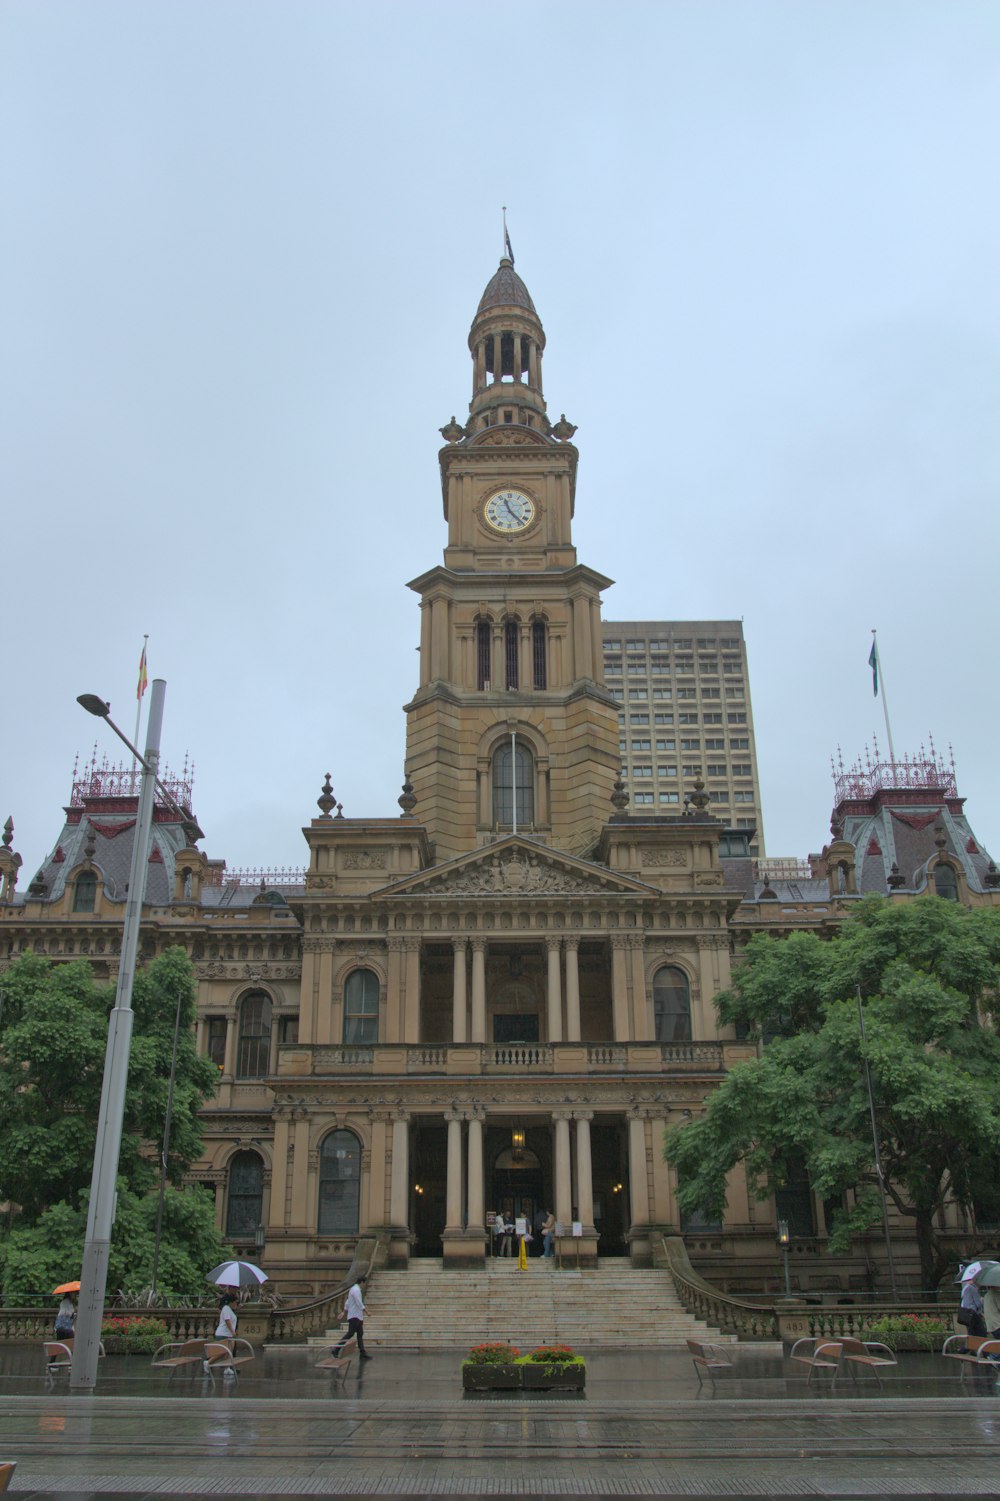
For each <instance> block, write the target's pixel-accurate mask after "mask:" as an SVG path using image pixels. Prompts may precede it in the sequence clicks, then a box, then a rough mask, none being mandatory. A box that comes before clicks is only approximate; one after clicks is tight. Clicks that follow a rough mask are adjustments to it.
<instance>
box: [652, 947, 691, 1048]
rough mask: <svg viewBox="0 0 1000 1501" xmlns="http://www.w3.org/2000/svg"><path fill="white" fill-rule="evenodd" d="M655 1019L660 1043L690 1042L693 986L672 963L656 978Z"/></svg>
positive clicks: (654, 994) (659, 971) (658, 973)
mask: <svg viewBox="0 0 1000 1501" xmlns="http://www.w3.org/2000/svg"><path fill="white" fill-rule="evenodd" d="M653 1019H654V1022H655V1025H656V1040H657V1042H690V1041H691V987H690V985H689V984H688V978H687V975H686V974H685V973H684V971H683V970H681V969H676V968H675V967H674V966H673V965H672V964H665V965H664V966H663V968H662V969H658V970H657V971H656V974H655V975H654V976H653Z"/></svg>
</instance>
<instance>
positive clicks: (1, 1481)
mask: <svg viewBox="0 0 1000 1501" xmlns="http://www.w3.org/2000/svg"><path fill="white" fill-rule="evenodd" d="M16 1469H17V1460H16V1459H8V1460H7V1461H6V1462H5V1463H3V1464H0V1491H5V1490H6V1489H7V1487H8V1486H9V1485H10V1483H11V1481H12V1480H13V1478H14V1471H15V1470H16Z"/></svg>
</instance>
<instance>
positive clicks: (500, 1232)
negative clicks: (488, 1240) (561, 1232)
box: [490, 1209, 556, 1256]
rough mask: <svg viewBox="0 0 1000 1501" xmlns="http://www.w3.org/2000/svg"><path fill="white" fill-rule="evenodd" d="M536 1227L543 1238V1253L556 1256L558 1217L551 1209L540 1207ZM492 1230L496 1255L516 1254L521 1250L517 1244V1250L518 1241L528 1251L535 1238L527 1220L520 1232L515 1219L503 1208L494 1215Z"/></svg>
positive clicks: (494, 1253) (536, 1217) (536, 1216)
mask: <svg viewBox="0 0 1000 1501" xmlns="http://www.w3.org/2000/svg"><path fill="white" fill-rule="evenodd" d="M534 1229H535V1232H536V1234H538V1235H540V1236H541V1238H542V1255H543V1256H554V1255H555V1234H556V1217H555V1215H554V1214H553V1213H552V1210H551V1209H547V1210H541V1209H540V1210H539V1211H538V1213H537V1214H536V1215H535V1222H534ZM490 1230H491V1232H492V1237H493V1255H494V1256H514V1255H515V1254H517V1252H519V1251H520V1245H518V1246H517V1252H516V1251H515V1243H516V1242H520V1243H521V1244H523V1246H524V1248H525V1251H527V1248H528V1246H530V1245H531V1244H532V1242H533V1240H534V1238H535V1237H534V1235H532V1232H531V1228H530V1227H529V1225H528V1223H527V1221H526V1220H525V1221H524V1230H523V1232H521V1233H520V1234H519V1233H518V1229H517V1225H516V1223H515V1221H514V1220H513V1219H511V1217H510V1215H509V1214H505V1213H504V1211H503V1210H502V1209H498V1210H497V1212H496V1214H495V1215H493V1222H492V1225H491V1226H490Z"/></svg>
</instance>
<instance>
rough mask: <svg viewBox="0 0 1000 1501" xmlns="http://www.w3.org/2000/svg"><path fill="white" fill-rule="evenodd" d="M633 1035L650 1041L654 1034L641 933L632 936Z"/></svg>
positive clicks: (638, 1039) (635, 1038) (636, 1038)
mask: <svg viewBox="0 0 1000 1501" xmlns="http://www.w3.org/2000/svg"><path fill="white" fill-rule="evenodd" d="M630 948H631V953H630V955H629V958H630V959H631V967H632V1037H633V1040H634V1041H635V1042H649V1041H650V1040H651V1038H652V1036H653V1015H652V1005H651V1004H650V1000H649V997H648V996H647V995H646V954H645V949H644V939H643V936H642V934H641V933H635V934H633V936H632V942H631V944H630Z"/></svg>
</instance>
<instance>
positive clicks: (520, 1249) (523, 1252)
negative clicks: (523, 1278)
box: [517, 1235, 528, 1272]
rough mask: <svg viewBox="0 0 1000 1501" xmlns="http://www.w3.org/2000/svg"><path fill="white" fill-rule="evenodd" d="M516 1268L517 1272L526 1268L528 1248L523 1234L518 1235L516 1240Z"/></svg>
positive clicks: (524, 1270)
mask: <svg viewBox="0 0 1000 1501" xmlns="http://www.w3.org/2000/svg"><path fill="white" fill-rule="evenodd" d="M517 1269H518V1271H519V1272H526V1271H527V1270H528V1249H527V1247H526V1246H525V1244H524V1236H523V1235H522V1236H520V1237H519V1239H518V1242H517Z"/></svg>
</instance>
